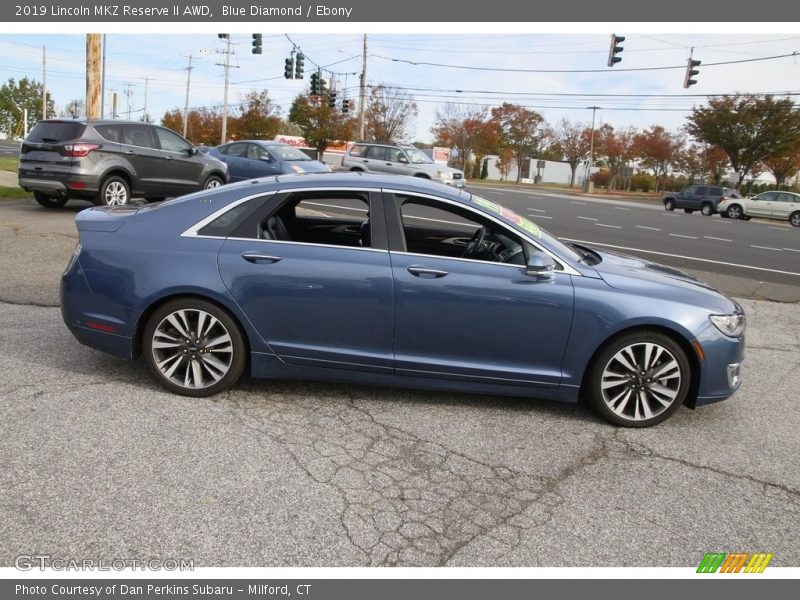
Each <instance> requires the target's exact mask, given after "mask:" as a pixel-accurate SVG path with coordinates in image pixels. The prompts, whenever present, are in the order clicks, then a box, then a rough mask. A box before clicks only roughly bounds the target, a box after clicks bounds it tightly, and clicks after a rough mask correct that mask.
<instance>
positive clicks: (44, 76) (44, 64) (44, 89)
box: [42, 45, 47, 119]
mask: <svg viewBox="0 0 800 600" xmlns="http://www.w3.org/2000/svg"><path fill="white" fill-rule="evenodd" d="M42 118H43V119H46V118H47V47H46V46H44V45H42Z"/></svg>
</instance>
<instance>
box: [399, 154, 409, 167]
mask: <svg viewBox="0 0 800 600" xmlns="http://www.w3.org/2000/svg"><path fill="white" fill-rule="evenodd" d="M397 162H399V163H403V164H404V165H407V164H408V159H407V158H406V157H405V156H403V155H402V154H401V155H400V156H398V157H397Z"/></svg>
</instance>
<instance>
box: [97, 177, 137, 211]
mask: <svg viewBox="0 0 800 600" xmlns="http://www.w3.org/2000/svg"><path fill="white" fill-rule="evenodd" d="M130 200H131V188H130V187H129V186H128V182H127V181H125V180H124V179H123V178H122V177H119V176H118V175H112V176H111V177H108V178H106V179H105V180H104V181H103V183H102V184H101V185H100V190H99V191H98V192H97V204H100V205H101V206H122V205H123V204H127V203H128V202H130Z"/></svg>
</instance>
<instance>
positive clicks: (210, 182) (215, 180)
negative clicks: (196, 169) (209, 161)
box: [203, 175, 225, 190]
mask: <svg viewBox="0 0 800 600" xmlns="http://www.w3.org/2000/svg"><path fill="white" fill-rule="evenodd" d="M221 185H225V182H224V181H223V180H222V177H220V176H219V175H209V176H208V179H206V180H205V182H204V183H203V189H204V190H213V189H214V188H218V187H219V186H221Z"/></svg>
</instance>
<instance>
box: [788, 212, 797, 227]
mask: <svg viewBox="0 0 800 600" xmlns="http://www.w3.org/2000/svg"><path fill="white" fill-rule="evenodd" d="M789 223H791V224H792V225H794V226H795V227H800V210H798V211H796V212H793V213H792V214H791V215H789Z"/></svg>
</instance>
